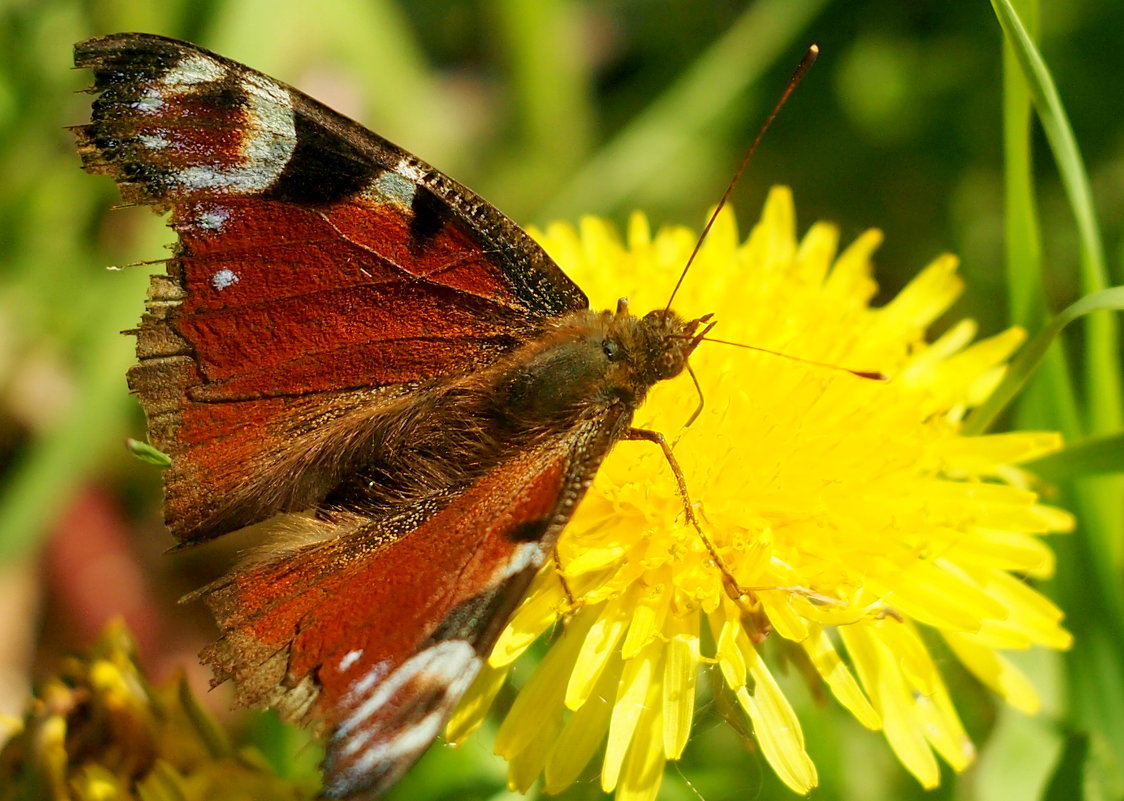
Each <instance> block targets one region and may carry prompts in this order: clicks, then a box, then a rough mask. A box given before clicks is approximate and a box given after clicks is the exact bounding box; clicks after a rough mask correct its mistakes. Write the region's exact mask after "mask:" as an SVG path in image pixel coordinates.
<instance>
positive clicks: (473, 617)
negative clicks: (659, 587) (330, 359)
mask: <svg viewBox="0 0 1124 801" xmlns="http://www.w3.org/2000/svg"><path fill="white" fill-rule="evenodd" d="M619 424H620V420H619V419H614V418H609V417H605V418H601V419H596V420H590V422H589V423H588V424H586V425H585V426H583V427H581V428H579V429H577V430H575V431H573V432H571V434H570V435H569V436H568V437H567V438H566V439H565V440H563V441H554V442H550V443H544V444H543V445H541V446H539V447H536V448H533V449H529V450H528V451H526V452H524V453H521V454H518V455H516V456H514V457H513V458H511V459H509V460H507V461H506V462H504V463H503V464H501V465H499V466H497V467H496V468H495V469H493V470H491V471H489V472H488V473H487V474H485V475H484V476H482V477H481V478H479V479H478V480H477V481H475V483H473V484H472V485H471V486H469V487H466V488H463V489H461V490H460V491H458V492H456V493H455V497H453V498H452V499H451V500H450V501H448V502H447V503H444V504H442V503H437V504H434V505H433V507H432V513H430V507H429V506H428V505H426V504H419V505H418V507H417V508H415V509H412V510H410V512H409V514H407V515H404V516H402V517H400V518H392V519H390V520H382V521H369V520H364V519H362V518H360V517H354V516H343V517H341V518H339V519H338V520H336V521H334V525H336V526H338V527H339V528H340V529H344V531H342V532H340V531H337V532H335V534H334V535H333V536H332V537H331V538H329V539H326V540H324V541H323V542H319V543H314V544H311V545H308V546H305V548H304V549H297V550H294V551H292V552H289V553H283V554H276V555H274V557H273V558H271V559H266V560H264V561H262V562H260V563H258V564H253V565H248V566H246V567H244V568H243V569H241V570H239V571H236V572H235V573H234V574H232V576H230V577H228V578H227V579H224V580H223V581H222V582H219V583H218V584H216V585H214V586H212V587H211V588H208V589H206V590H204V591H203V594H204V595H205V597H206V599H207V603H208V604H209V605H210V606H211V608H212V611H213V612H214V613H215V616H216V618H217V619H218V621H219V625H220V628H221V629H222V630H223V637H222V639H221V640H220V641H219V642H218V643H217V644H216V645H215V646H212V647H211V648H209V649H208V650H207V651H206V652H204V659H205V660H206V661H208V662H210V663H211V664H212V665H213V666H214V668H215V673H216V680H223V679H226V678H233V679H234V680H235V685H236V687H237V689H238V692H239V699H240V701H241V702H242V703H245V704H249V705H267V704H268V705H273V706H276V707H278V708H279V709H280V710H281V711H282V713H283V714H285V715H287V716H288V717H293V718H297V719H301V720H304V721H305V722H317V721H318V722H321V723H324V724H326V726H327V728H328V749H327V755H326V759H325V763H324V771H325V795H326V796H328V797H333V798H346V797H350V796H353V795H356V794H370V795H371V796H372V797H373V796H376V795H378V794H379V793H380V792H381V791H382V790H384V789H386V788H387V787H389V786H390V784H392V783H393V782H394V781H395V780H396V779H397V778H398V777H399V776H400V775H401V774H402V773H403V772H405V770H406V769H408V768H409V766H410V765H411V764H413V762H414V761H415V760H416V759H417V758H418V757H419V756H420V755H421V754H422V753H423V752H424V750H425V749H426V747H428V745H429V743H430V741H432V739H433V738H434V737H435V736H436V735H437V734H438V733H439V732H440V730H441V728H442V726H443V725H444V723H445V722H446V721H447V719H448V717H449V715H450V713H451V712H452V710H453V708H454V707H455V705H456V703H457V702H458V701H459V699H460V697H461V696H462V695H463V693H464V692H465V690H466V689H467V688H468V686H469V684H470V683H471V682H472V679H473V678H474V677H475V675H476V674H477V673H478V672H479V670H480V668H481V666H482V665H483V661H484V660H485V659H486V658H487V655H488V653H489V651H490V650H491V647H492V645H493V644H494V643H495V640H496V638H497V637H498V636H499V633H500V631H501V630H502V628H503V625H504V623H505V621H506V620H507V618H508V617H509V616H510V614H511V612H512V611H513V610H514V609H515V606H516V605H517V604H518V602H519V600H520V599H521V598H522V596H523V594H524V592H525V590H526V588H527V586H528V584H529V583H530V581H531V579H532V578H533V576H534V574H535V573H536V572H537V570H538V569H539V568H540V567H541V566H542V564H543V563H544V561H545V560H546V559H547V558H549V555H550V553H551V550H552V549H553V547H554V542H555V540H556V539H557V536H558V533H559V532H560V531H561V529H562V527H563V526H564V525H565V523H566V522H567V520H568V519H569V517H570V515H571V514H572V512H573V509H574V507H575V506H576V504H577V502H578V500H579V499H580V498H581V496H582V494H583V493H584V491H585V488H586V487H587V486H588V484H589V481H590V479H591V478H592V476H593V473H594V472H595V471H596V469H597V467H598V465H599V463H600V461H601V458H602V456H603V455H604V453H605V452H606V451H607V450H608V448H609V447H610V445H611V444H612V442H613V441H614V440H615V439H616V437H617V432H616V430H615V426H617V425H619ZM427 514H428V515H429V516H428V517H426V515H427ZM419 517H421V518H423V519H421V520H419ZM400 529H409V532H408V536H403V535H402V534H403V532H402V531H400Z"/></svg>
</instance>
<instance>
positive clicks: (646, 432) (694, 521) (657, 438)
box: [624, 428, 750, 604]
mask: <svg viewBox="0 0 1124 801" xmlns="http://www.w3.org/2000/svg"><path fill="white" fill-rule="evenodd" d="M624 439H627V440H634V441H639V440H643V441H646V442H654V443H655V444H656V445H659V446H660V450H662V451H663V455H664V458H665V459H667V463H668V465H669V466H670V467H671V472H672V475H674V476H675V483H676V485H677V486H678V488H679V497H680V498H681V499H682V500H683V511H684V513H685V515H686V517H687V522H688V523H690V524H691V525H692V526H693V527H694V529H695V531H697V532H698V535H699V538H700V539H701V540H702V543H703V545H704V546H706V550H707V553H709V554H710V558H711V560H712V561H713V562H714V566H715V567H717V568H718V570H719V572H720V573H721V574H722V586H723V587H724V588H725V590H726V594H727V595H729V596H730V598H731V600H733V601H735V602H737V603H739V604H741V603H745V602H748V601H749V600H750V599H749V592H748V591H747V590H745V589H744V588H742V586H741V585H740V584H738V581H737V579H736V578H734V574H733V573H732V572H731V571H730V568H729V567H728V566H727V565H726V561H725V560H724V559H723V558H722V556H721V554H719V553H718V549H717V548H715V547H714V543H713V542H711V540H710V537H708V536H707V535H706V532H705V531H703V528H702V525H700V524H699V519H698V516H697V515H695V508H694V505H693V504H692V503H691V494H690V492H689V491H688V490H687V478H686V476H684V475H683V468H681V467H680V466H679V460H678V459H676V458H675V452H674V451H672V449H671V445H670V444H669V443H668V441H667V437H665V436H664V435H663V434H661V433H660V432H659V431H652V430H650V429H647V428H630V429H629V430H628V433H627V434H625V436H624Z"/></svg>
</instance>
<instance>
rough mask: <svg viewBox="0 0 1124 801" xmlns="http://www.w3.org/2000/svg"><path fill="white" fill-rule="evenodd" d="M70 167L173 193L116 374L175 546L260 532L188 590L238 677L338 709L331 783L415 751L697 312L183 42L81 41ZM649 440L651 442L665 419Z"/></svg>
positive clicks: (329, 710) (330, 739)
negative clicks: (217, 632) (631, 285)
mask: <svg viewBox="0 0 1124 801" xmlns="http://www.w3.org/2000/svg"><path fill="white" fill-rule="evenodd" d="M75 63H76V65H77V66H78V67H82V68H86V69H90V70H92V71H93V74H94V86H93V88H92V90H91V91H92V93H93V94H94V95H95V99H94V101H93V111H92V121H91V122H90V123H89V124H88V125H83V126H80V127H78V128H76V130H75V133H76V136H77V140H78V149H79V152H80V153H81V156H82V162H83V167H84V168H85V169H86V170H87V171H88V172H90V173H97V174H106V175H110V176H112V177H113V178H114V180H115V181H116V182H117V184H118V186H119V188H120V192H121V195H122V196H123V198H124V200H125V201H127V202H129V203H136V204H145V205H148V206H150V207H152V208H153V209H154V210H156V211H157V212H170V219H169V225H170V226H171V227H172V229H173V230H175V231H176V233H177V235H178V238H179V242H178V245H177V247H176V249H175V251H174V255H173V256H172V257H171V258H169V259H168V260H167V264H166V268H167V272H166V274H160V275H154V276H153V277H152V282H151V286H150V289H149V292H148V299H147V304H146V311H145V314H144V316H143V318H142V320H141V323H140V326H139V327H138V328H137V329H136V330H135V331H134V332H133V333H135V335H136V337H137V346H136V347H137V358H138V363H137V364H136V365H135V366H134V367H133V368H132V369H131V370H130V371H129V385H130V387H131V389H132V391H133V392H135V393H136V394H137V395H138V396H139V398H140V402H141V404H142V406H143V407H144V410H145V412H146V415H147V418H148V432H149V438H150V440H151V442H152V443H153V445H155V446H156V447H157V448H159V449H160V450H161V451H163V452H164V453H166V454H168V456H169V457H170V459H171V465H170V467H168V468H167V470H166V473H165V489H166V492H165V501H164V510H165V521H166V523H167V526H168V528H169V529H170V530H171V532H172V534H173V536H174V537H175V538H176V539H177V540H178V543H179V545H178V546H177V547H190V546H194V545H197V544H199V543H202V542H204V541H207V540H210V539H212V538H214V537H218V536H221V535H223V534H226V533H228V532H231V531H234V530H237V529H241V528H244V527H246V526H250V525H254V524H258V523H262V522H265V521H268V526H269V528H270V529H271V530H272V531H273V533H274V542H273V543H272V544H270V545H269V546H267V547H265V548H263V549H262V550H260V551H259V552H257V554H256V555H254V556H253V557H251V558H250V559H249V560H248V561H246V562H244V563H242V564H240V565H238V566H237V567H236V568H235V569H234V570H233V571H232V572H231V573H229V575H227V576H226V577H225V578H223V579H221V580H219V581H218V582H215V583H214V584H211V585H209V586H207V587H204V588H203V589H202V590H200V591H199V593H198V595H200V596H201V597H202V598H203V599H204V600H205V602H206V603H207V605H208V606H209V607H210V608H211V610H212V611H213V613H214V615H215V618H216V619H217V622H218V625H219V628H220V629H221V637H220V638H219V640H218V641H217V642H216V643H214V644H213V645H211V646H209V647H208V648H206V649H205V650H204V651H203V654H202V658H203V660H204V661H205V662H207V663H209V664H210V666H211V667H212V668H213V669H214V677H215V682H216V683H217V682H222V681H225V680H227V679H232V680H233V682H234V685H235V688H236V693H237V699H238V701H239V702H240V703H242V704H246V705H250V706H273V707H276V708H277V709H278V710H279V711H280V712H281V713H282V714H283V715H284V716H285V717H287V718H289V719H295V720H297V721H300V722H303V723H306V724H313V725H315V726H316V727H318V728H319V729H320V730H322V731H323V732H324V734H325V735H326V737H327V752H326V757H325V760H324V765H323V770H324V790H323V794H324V796H325V797H328V798H350V797H355V796H363V797H368V798H371V797H374V796H377V795H379V794H380V793H382V792H383V791H385V790H386V789H387V788H388V787H389V786H390V785H391V784H393V783H394V782H395V781H396V780H397V779H398V778H399V777H400V776H401V775H402V774H403V773H404V772H405V771H406V770H407V769H408V768H409V767H410V765H411V764H413V762H414V761H415V760H416V759H417V758H418V757H419V756H420V755H421V754H422V753H423V752H424V751H425V749H426V748H427V747H428V745H429V744H430V743H431V742H432V740H433V739H434V738H435V737H436V735H437V734H438V732H439V730H440V729H441V727H442V725H443V724H444V722H445V721H446V720H447V718H448V716H449V714H450V712H451V711H452V709H453V707H454V706H455V705H456V703H457V701H458V699H459V698H460V697H461V696H462V694H463V693H464V692H465V690H466V689H467V687H468V685H469V684H470V683H471V681H472V679H473V678H474V676H475V675H476V674H477V672H478V671H479V669H480V667H481V665H482V663H483V660H484V659H485V658H486V657H487V655H488V652H489V650H490V648H491V647H492V645H493V644H494V642H495V640H496V638H497V636H498V635H499V633H500V631H501V630H502V628H503V626H504V624H505V623H506V621H507V619H508V617H509V616H510V614H511V613H512V611H513V610H514V609H515V607H516V605H517V604H518V602H519V600H520V599H521V597H522V595H523V594H524V592H525V590H526V588H527V586H528V584H529V582H530V581H531V578H532V577H533V576H534V574H535V573H536V571H537V570H538V569H539V568H540V567H541V566H542V565H543V563H544V561H545V560H547V559H549V558H550V556H551V553H552V549H553V546H554V543H555V541H556V540H557V538H558V535H559V532H560V531H561V530H562V528H563V526H564V525H565V524H566V522H567V521H568V520H569V518H570V516H571V515H572V513H573V511H574V508H575V506H576V504H577V503H578V501H579V500H580V499H581V497H582V495H583V494H584V493H585V491H586V488H587V487H588V486H589V483H590V481H591V479H592V477H593V475H594V473H595V472H596V471H597V469H598V466H599V465H600V463H601V461H602V459H603V457H604V456H605V454H606V453H607V452H608V450H609V449H610V448H611V447H612V446H613V444H614V443H616V442H617V441H619V440H622V439H626V438H634V439H635V438H644V439H656V440H657V441H658V440H659V437H658V435H654V434H653V433H652V432H647V431H643V430H638V429H634V428H632V426H631V421H632V417H633V413H634V411H635V410H636V408H637V407H638V405H639V404H640V403H641V402H642V401H643V400H644V396H645V394H646V393H647V391H648V390H649V388H650V387H652V386H653V385H654V384H655V383H656V382H658V381H662V380H665V379H669V378H672V377H674V376H677V375H678V374H679V373H680V372H681V371H683V369H684V367H685V366H686V363H687V359H688V357H689V356H690V354H691V352H692V351H693V350H694V348H695V347H696V346H697V345H698V343H699V342H700V341H701V338H702V336H703V334H704V333H705V330H704V331H699V328H700V327H701V326H702V324H703V323H704V322H705V321H706V318H700V319H695V320H684V319H682V318H681V317H680V316H679V315H677V314H676V313H675V312H672V311H669V310H657V311H653V312H649V313H648V314H647V315H645V316H644V317H640V318H638V317H635V316H633V315H632V314H631V313H630V312H629V310H628V307H627V303H626V302H625V301H623V300H622V301H621V302H620V304H619V305H618V307H617V309H616V310H615V311H604V312H598V311H592V310H590V309H589V308H588V303H587V300H586V297H585V295H584V294H583V293H582V291H581V290H580V289H579V288H578V287H577V286H575V285H574V284H573V283H572V282H571V281H570V280H569V279H568V278H567V277H566V276H565V275H564V274H563V272H562V271H561V270H560V269H559V268H558V267H557V266H556V265H555V264H554V263H553V262H552V261H551V260H550V258H549V257H548V256H547V255H546V254H545V253H544V252H543V250H542V249H541V248H540V247H539V246H538V245H537V244H536V243H535V242H534V240H532V239H531V238H530V237H529V236H528V235H527V234H526V233H525V232H523V231H522V230H521V229H520V228H519V227H518V226H516V225H515V224H514V223H513V222H512V221H511V220H509V219H508V218H507V217H505V216H504V215H503V214H502V213H500V212H499V211H498V210H496V209H495V208H494V207H492V206H491V205H489V204H488V203H487V202H485V201H484V200H482V199H481V198H480V197H478V196H477V195H476V194H474V193H473V192H471V191H470V190H468V189H466V188H465V187H463V186H461V185H460V184H458V183H457V182H455V181H453V180H452V179H450V178H449V177H448V176H446V175H444V174H442V173H441V172H438V171H437V170H435V169H433V168H432V167H430V166H429V165H427V164H425V163H423V162H422V161H420V160H419V159H417V158H415V157H414V156H412V155H410V154H409V153H406V152H405V151H403V150H401V149H400V148H398V147H396V146H394V145H393V144H391V143H389V142H387V141H386V140H384V139H382V138H380V137H379V136H377V135H375V134H373V133H371V132H370V131H368V130H366V129H365V128H363V127H362V126H360V125H358V124H357V123H355V122H353V121H351V120H349V119H347V118H346V117H343V116H341V115H340V114H337V113H336V112H334V111H332V110H330V109H329V108H327V107H325V106H323V105H321V104H320V103H318V102H317V101H315V100H313V99H311V98H309V97H307V96H306V95H304V94H301V93H300V92H298V91H296V90H295V89H292V88H291V87H288V86H286V85H284V84H282V83H280V82H278V81H276V80H274V79H272V78H269V77H267V76H265V75H263V74H261V73H259V72H255V71H254V70H252V69H249V68H248V67H245V66H243V65H241V64H237V63H235V62H233V61H230V60H227V59H225V58H222V57H221V56H218V55H215V54H213V53H210V52H208V51H206V50H203V49H201V48H199V47H196V46H194V45H191V44H187V43H185V42H180V41H176V40H173V39H168V38H164V37H160V36H154V35H148V34H133V33H131V34H117V35H111V36H104V37H99V38H95V39H90V40H88V41H85V42H82V43H80V44H78V45H77V46H76V48H75ZM664 447H665V452H668V451H667V448H666V445H664Z"/></svg>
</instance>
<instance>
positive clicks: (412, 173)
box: [394, 156, 425, 184]
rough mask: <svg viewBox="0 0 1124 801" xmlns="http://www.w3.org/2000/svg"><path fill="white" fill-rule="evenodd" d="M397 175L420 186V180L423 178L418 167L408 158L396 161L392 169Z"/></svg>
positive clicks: (423, 175) (422, 173) (404, 157)
mask: <svg viewBox="0 0 1124 801" xmlns="http://www.w3.org/2000/svg"><path fill="white" fill-rule="evenodd" d="M394 169H395V171H397V172H398V173H400V174H402V175H405V176H406V177H407V178H409V179H410V180H411V181H413V182H414V183H416V184H420V183H421V182H422V179H423V178H425V173H424V172H422V170H421V168H420V167H418V165H417V163H416V162H415V161H414V160H413V158H411V157H410V156H403V157H402V158H400V159H399V160H398V165H397V166H396V167H395V168H394Z"/></svg>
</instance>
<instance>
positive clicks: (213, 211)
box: [195, 206, 230, 231]
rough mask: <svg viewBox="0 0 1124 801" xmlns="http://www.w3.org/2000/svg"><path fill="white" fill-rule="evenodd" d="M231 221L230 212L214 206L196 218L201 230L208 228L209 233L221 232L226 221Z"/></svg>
mask: <svg viewBox="0 0 1124 801" xmlns="http://www.w3.org/2000/svg"><path fill="white" fill-rule="evenodd" d="M229 219H230V211H229V210H228V209H224V208H223V207H222V206H213V207H211V208H209V209H207V210H206V211H202V212H200V213H199V216H198V217H196V218H195V222H196V223H197V224H198V225H199V227H200V228H206V229H207V230H208V231H221V230H222V227H223V225H225V224H226V221H227V220H229Z"/></svg>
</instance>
